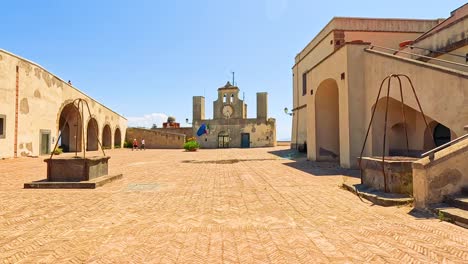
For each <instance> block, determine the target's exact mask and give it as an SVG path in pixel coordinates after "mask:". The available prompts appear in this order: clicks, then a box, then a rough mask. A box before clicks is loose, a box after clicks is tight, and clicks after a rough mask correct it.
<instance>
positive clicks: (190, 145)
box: [184, 140, 200, 151]
mask: <svg viewBox="0 0 468 264" xmlns="http://www.w3.org/2000/svg"><path fill="white" fill-rule="evenodd" d="M199 148H200V144H198V142H197V141H195V140H191V141H187V142H185V144H184V149H185V150H188V151H194V150H197V149H199Z"/></svg>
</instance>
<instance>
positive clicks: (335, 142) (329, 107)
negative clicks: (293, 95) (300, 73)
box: [315, 79, 340, 161]
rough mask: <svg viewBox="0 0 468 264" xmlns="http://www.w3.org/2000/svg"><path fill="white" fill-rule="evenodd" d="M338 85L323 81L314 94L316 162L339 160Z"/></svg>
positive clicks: (331, 81) (331, 80) (333, 82)
mask: <svg viewBox="0 0 468 264" xmlns="http://www.w3.org/2000/svg"><path fill="white" fill-rule="evenodd" d="M338 102H339V98H338V84H337V83H336V81H335V80H334V79H327V80H325V81H323V82H322V83H321V84H320V85H319V87H318V88H317V92H316V94H315V131H316V148H317V149H316V153H317V154H316V156H317V160H328V161H339V160H340V124H339V108H338Z"/></svg>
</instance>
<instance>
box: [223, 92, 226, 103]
mask: <svg viewBox="0 0 468 264" xmlns="http://www.w3.org/2000/svg"><path fill="white" fill-rule="evenodd" d="M226 100H227V99H226V94H224V97H223V103H226Z"/></svg>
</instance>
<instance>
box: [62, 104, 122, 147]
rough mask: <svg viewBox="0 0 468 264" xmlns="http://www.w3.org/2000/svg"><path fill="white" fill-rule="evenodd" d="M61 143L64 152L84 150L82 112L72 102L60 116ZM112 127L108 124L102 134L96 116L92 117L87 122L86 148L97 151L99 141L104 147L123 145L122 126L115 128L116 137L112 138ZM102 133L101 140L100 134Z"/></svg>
mask: <svg viewBox="0 0 468 264" xmlns="http://www.w3.org/2000/svg"><path fill="white" fill-rule="evenodd" d="M59 131H60V132H59V133H60V141H59V145H60V147H61V148H62V149H63V151H64V152H75V151H78V152H79V151H82V146H81V139H82V136H83V128H82V122H81V114H80V112H79V111H78V108H77V107H76V106H75V105H73V104H72V103H70V104H68V105H66V106H65V107H64V108H63V109H62V111H61V113H60V118H59ZM111 131H112V130H111V127H110V125H109V124H106V125H105V126H104V127H103V129H102V134H101V133H100V132H99V124H98V122H97V120H96V119H95V118H90V119H89V121H88V122H87V124H86V136H85V139H86V142H85V144H86V150H87V151H95V150H98V149H99V142H101V144H102V147H103V148H108V149H109V148H112V142H114V146H116V147H121V146H122V133H121V131H120V128H118V127H117V128H115V131H114V138H112V132H111ZM100 134H101V135H102V137H101V141H99V135H100Z"/></svg>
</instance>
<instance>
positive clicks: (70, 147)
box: [59, 103, 83, 152]
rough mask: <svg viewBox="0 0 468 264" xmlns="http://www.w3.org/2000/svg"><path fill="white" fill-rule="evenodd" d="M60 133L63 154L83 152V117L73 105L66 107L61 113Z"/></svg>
mask: <svg viewBox="0 0 468 264" xmlns="http://www.w3.org/2000/svg"><path fill="white" fill-rule="evenodd" d="M59 133H60V147H61V148H62V150H63V152H75V151H81V144H82V143H81V140H82V136H83V130H82V124H81V115H80V112H79V111H78V108H77V107H76V106H75V105H73V104H72V103H70V104H68V105H66V106H65V107H64V108H63V109H62V112H61V113H60V118H59Z"/></svg>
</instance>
